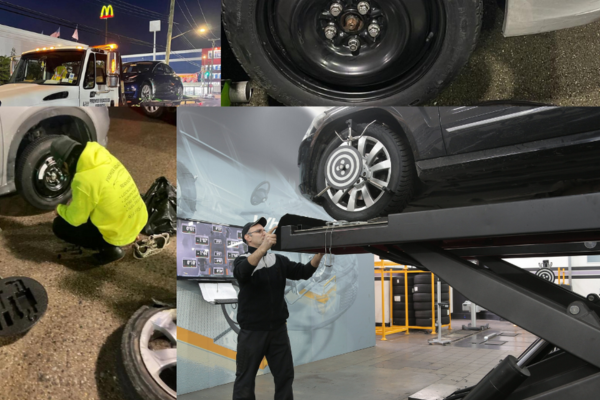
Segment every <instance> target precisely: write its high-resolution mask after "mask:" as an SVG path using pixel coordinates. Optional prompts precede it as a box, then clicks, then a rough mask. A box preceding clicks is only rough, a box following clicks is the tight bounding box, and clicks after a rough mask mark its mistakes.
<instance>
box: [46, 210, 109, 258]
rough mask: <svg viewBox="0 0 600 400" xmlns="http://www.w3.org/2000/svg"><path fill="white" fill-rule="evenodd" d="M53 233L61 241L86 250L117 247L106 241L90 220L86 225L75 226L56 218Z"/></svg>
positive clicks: (59, 217)
mask: <svg viewBox="0 0 600 400" xmlns="http://www.w3.org/2000/svg"><path fill="white" fill-rule="evenodd" d="M52 231H53V232H54V234H55V235H56V236H57V237H58V238H59V239H62V240H64V241H65V242H68V243H71V244H74V245H76V246H81V247H84V248H86V249H93V250H103V249H109V248H111V247H116V246H114V245H112V244H110V243H107V242H106V241H105V240H104V238H103V237H102V234H101V233H100V231H99V230H98V228H96V225H94V224H92V221H91V220H89V219H88V221H87V222H86V223H85V224H82V225H79V226H73V225H71V224H69V223H68V222H67V221H65V220H64V219H63V217H61V216H60V215H59V216H58V217H56V218H54V223H53V224H52Z"/></svg>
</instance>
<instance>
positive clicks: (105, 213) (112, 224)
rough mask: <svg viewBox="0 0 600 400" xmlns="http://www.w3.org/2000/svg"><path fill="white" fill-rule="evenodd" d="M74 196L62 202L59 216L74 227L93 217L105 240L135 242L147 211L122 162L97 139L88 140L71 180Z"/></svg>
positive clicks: (118, 244) (146, 219) (114, 242)
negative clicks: (94, 140) (69, 201)
mask: <svg viewBox="0 0 600 400" xmlns="http://www.w3.org/2000/svg"><path fill="white" fill-rule="evenodd" d="M71 188H72V190H73V199H72V200H71V203H70V204H69V205H64V204H59V205H58V207H57V208H56V211H57V212H58V215H60V216H61V217H63V218H64V219H65V221H67V222H68V223H69V224H71V225H73V226H79V225H82V224H84V223H86V222H87V221H88V218H89V219H91V221H92V223H93V224H94V225H95V226H96V227H97V228H98V230H99V231H100V233H101V234H102V236H103V237H104V240H106V241H107V242H108V243H110V244H112V245H115V246H124V245H126V244H129V243H132V242H133V241H135V239H136V236H137V235H138V234H139V233H140V232H141V230H142V228H143V227H144V226H145V225H146V223H147V222H148V211H147V210H146V205H145V204H144V201H143V200H142V197H141V196H140V193H139V191H138V188H137V186H136V185H135V182H134V181H133V178H131V175H129V172H127V170H126V169H125V167H124V166H123V164H121V162H120V161H119V160H117V159H116V158H115V157H114V156H113V155H111V154H110V153H109V152H108V150H106V149H105V148H104V147H102V146H101V145H99V144H98V143H96V142H88V143H87V145H86V146H85V149H84V150H83V152H82V153H81V156H80V157H79V161H78V162H77V168H76V173H75V176H74V177H73V181H72V183H71Z"/></svg>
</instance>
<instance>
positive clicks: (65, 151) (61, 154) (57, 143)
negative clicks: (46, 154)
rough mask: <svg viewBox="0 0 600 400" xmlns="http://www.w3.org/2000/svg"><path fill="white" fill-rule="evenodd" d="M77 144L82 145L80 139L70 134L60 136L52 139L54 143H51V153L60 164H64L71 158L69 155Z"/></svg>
mask: <svg viewBox="0 0 600 400" xmlns="http://www.w3.org/2000/svg"><path fill="white" fill-rule="evenodd" d="M77 146H81V144H80V143H79V142H78V141H76V140H73V139H71V138H70V137H68V136H60V137H59V138H57V139H55V140H53V141H52V144H51V145H50V155H51V156H52V157H53V158H54V159H55V160H56V162H57V163H58V164H62V163H63V162H65V161H67V160H68V159H69V156H70V155H71V154H72V153H73V150H75V148H76V147H77Z"/></svg>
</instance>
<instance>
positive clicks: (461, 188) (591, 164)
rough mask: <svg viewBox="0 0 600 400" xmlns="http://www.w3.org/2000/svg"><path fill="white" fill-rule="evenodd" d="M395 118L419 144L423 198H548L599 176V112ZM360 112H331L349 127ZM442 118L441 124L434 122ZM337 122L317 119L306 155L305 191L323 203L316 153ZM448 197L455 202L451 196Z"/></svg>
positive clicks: (425, 113)
mask: <svg viewBox="0 0 600 400" xmlns="http://www.w3.org/2000/svg"><path fill="white" fill-rule="evenodd" d="M342 111H343V112H342ZM352 112H354V114H353V113H352ZM394 112H396V113H397V115H399V116H401V118H402V123H403V125H402V128H403V129H404V132H405V134H406V136H407V138H408V141H409V144H410V146H411V147H413V146H419V149H418V151H417V152H415V151H414V149H413V154H415V159H414V161H415V169H416V172H417V176H418V177H419V185H418V190H417V192H416V195H415V198H416V199H423V198H425V197H426V196H427V195H429V194H431V193H440V192H441V191H445V193H446V194H447V193H449V192H448V190H450V191H454V192H455V193H462V195H464V197H468V196H476V195H474V193H476V192H478V191H479V192H482V191H487V193H488V194H487V196H488V197H485V196H482V197H480V198H479V199H480V200H481V199H482V198H485V199H491V200H494V199H496V200H497V199H499V198H502V197H503V196H519V195H522V194H523V193H526V192H527V190H529V192H531V193H534V194H542V193H548V192H551V191H553V190H554V189H556V188H558V187H559V186H561V185H562V184H561V185H557V182H559V181H564V180H571V181H572V180H582V179H587V180H589V179H597V178H598V172H599V170H600V166H599V164H598V161H597V157H598V156H597V155H598V154H600V109H597V108H596V109H595V108H584V107H580V108H576V107H547V106H539V105H535V106H528V107H524V106H521V105H511V104H505V105H494V106H486V107H440V108H436V107H429V108H427V109H425V110H423V109H419V108H418V107H399V108H394ZM356 113H357V112H356V109H349V110H341V109H339V110H336V109H333V110H330V111H329V114H331V115H340V116H343V120H344V121H345V120H347V119H349V118H354V117H353V116H354V115H356ZM369 113H370V114H376V113H377V110H375V108H371V109H369ZM436 113H439V119H438V121H437V123H434V122H433V120H434V119H435V114H436ZM330 119H331V117H328V118H325V119H321V118H320V117H319V116H317V117H316V118H315V120H314V121H317V122H318V123H317V124H316V126H315V127H313V126H311V130H310V132H307V136H305V139H304V140H303V142H302V143H301V145H300V149H299V160H298V164H299V167H300V171H301V174H300V178H301V180H300V186H299V188H300V191H301V193H302V194H303V195H304V196H305V197H306V198H308V199H310V200H313V201H317V202H320V201H322V198H315V196H316V194H317V190H316V187H315V186H314V185H315V182H316V179H315V176H316V175H315V174H316V169H317V167H318V160H319V153H318V152H316V151H315V150H314V149H315V148H318V147H319V144H316V134H317V133H318V132H319V131H323V130H325V129H328V128H327V127H328V126H329V127H330V126H331V125H328V123H327V122H328V121H329V120H330ZM419 119H420V120H421V121H420V123H419V121H418V120H419ZM314 121H313V125H315V123H314ZM369 122H370V121H369ZM380 122H381V121H380ZM396 128H397V127H396ZM392 129H393V127H392ZM436 130H437V133H436ZM311 133H312V134H311ZM359 133H360V132H359ZM440 138H441V139H440ZM439 143H442V145H440V144H439ZM320 146H321V147H323V145H322V144H321V145H320ZM433 154H435V156H434V157H431V155H433ZM561 187H563V188H564V187H565V186H564V185H562V186H561ZM490 193H491V194H490ZM447 198H448V199H451V200H452V201H454V198H452V196H450V197H448V196H447ZM458 198H459V197H456V199H458ZM463 200H464V199H463ZM435 206H437V205H435Z"/></svg>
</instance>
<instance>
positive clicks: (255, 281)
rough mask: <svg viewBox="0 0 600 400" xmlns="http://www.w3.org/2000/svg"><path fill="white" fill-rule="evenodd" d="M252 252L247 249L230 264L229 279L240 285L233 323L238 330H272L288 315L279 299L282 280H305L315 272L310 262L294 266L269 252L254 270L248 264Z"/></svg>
mask: <svg viewBox="0 0 600 400" xmlns="http://www.w3.org/2000/svg"><path fill="white" fill-rule="evenodd" d="M255 250H256V248H254V247H250V246H248V253H245V254H242V255H240V256H238V257H237V258H236V259H235V261H234V262H233V276H234V277H235V278H236V279H237V281H238V283H239V285H240V293H239V294H238V312H237V320H238V323H239V324H240V327H241V328H242V329H248V330H252V331H272V330H275V329H277V328H279V327H281V325H283V324H285V321H286V320H287V318H288V317H289V316H290V314H289V312H288V308H287V304H286V303H285V299H284V297H283V295H284V291H285V280H286V278H287V279H291V280H300V279H308V278H310V277H311V276H312V275H313V274H314V273H315V271H316V270H317V269H316V268H314V267H313V266H312V265H311V264H310V262H309V263H308V264H301V263H296V262H293V261H290V259H289V258H287V257H285V256H282V255H280V254H273V253H267V254H265V256H264V257H263V258H261V260H260V261H259V262H258V265H257V266H256V267H255V266H254V265H252V264H250V263H249V262H248V256H249V255H250V254H252V253H254V251H255Z"/></svg>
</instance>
